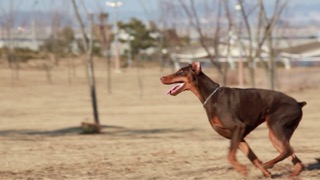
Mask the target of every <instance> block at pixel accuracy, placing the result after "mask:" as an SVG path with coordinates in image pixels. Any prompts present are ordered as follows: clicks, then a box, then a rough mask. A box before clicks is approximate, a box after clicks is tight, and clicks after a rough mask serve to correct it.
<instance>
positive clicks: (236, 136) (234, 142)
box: [228, 123, 248, 176]
mask: <svg viewBox="0 0 320 180" xmlns="http://www.w3.org/2000/svg"><path fill="white" fill-rule="evenodd" d="M244 130H245V126H244V124H240V123H239V124H237V125H235V126H234V128H233V129H232V137H231V145H230V150H229V154H228V160H229V162H230V163H231V165H232V166H233V167H234V168H235V169H236V171H238V172H239V173H240V174H242V175H245V176H246V175H248V170H247V167H246V166H245V165H242V164H240V163H239V162H238V161H237V158H236V152H237V149H238V147H239V144H240V141H241V140H242V138H243V133H244Z"/></svg>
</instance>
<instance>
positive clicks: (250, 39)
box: [1, 0, 288, 89]
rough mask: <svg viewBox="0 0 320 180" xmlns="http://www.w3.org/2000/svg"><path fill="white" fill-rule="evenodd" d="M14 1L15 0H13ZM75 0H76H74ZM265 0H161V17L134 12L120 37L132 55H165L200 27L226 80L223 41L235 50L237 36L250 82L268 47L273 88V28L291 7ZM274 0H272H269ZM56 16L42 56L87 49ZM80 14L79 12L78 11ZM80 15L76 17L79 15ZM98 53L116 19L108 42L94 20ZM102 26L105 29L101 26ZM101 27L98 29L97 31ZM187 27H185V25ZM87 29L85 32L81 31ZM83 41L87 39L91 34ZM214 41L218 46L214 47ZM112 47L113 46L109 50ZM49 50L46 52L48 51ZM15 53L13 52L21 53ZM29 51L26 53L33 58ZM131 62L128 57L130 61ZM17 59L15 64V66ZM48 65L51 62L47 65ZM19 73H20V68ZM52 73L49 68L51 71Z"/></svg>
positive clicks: (8, 26)
mask: <svg viewBox="0 0 320 180" xmlns="http://www.w3.org/2000/svg"><path fill="white" fill-rule="evenodd" d="M13 2H14V1H13ZM72 2H74V1H72ZM265 2H266V1H263V0H258V1H254V2H252V1H248V0H234V1H231V0H217V1H203V3H202V4H201V5H203V7H199V6H200V5H199V4H197V3H196V1H194V0H187V1H184V0H178V1H175V2H173V1H170V0H160V1H159V8H160V10H159V13H160V14H159V19H157V20H152V21H150V22H148V23H144V22H143V21H141V20H139V19H136V18H133V19H131V20H130V21H128V22H121V21H119V22H118V23H117V26H118V29H119V32H120V33H123V34H126V36H125V37H120V42H122V43H126V44H128V47H129V49H128V50H127V51H126V52H125V54H124V55H125V56H128V57H127V58H128V59H130V60H131V59H133V60H134V59H137V57H140V56H139V54H140V53H141V51H142V50H145V49H148V48H154V49H155V50H156V51H155V54H154V55H157V57H161V55H163V54H161V52H163V50H165V49H170V50H171V52H172V53H175V51H176V50H177V49H181V48H182V47H187V46H189V45H190V43H192V42H194V34H193V33H194V32H196V33H197V39H198V42H199V44H200V45H201V46H202V47H203V49H204V50H205V51H206V52H207V54H208V59H210V62H211V63H212V64H213V66H214V67H215V68H216V69H217V71H218V72H219V74H220V75H221V77H222V82H223V84H225V83H226V81H227V79H226V77H227V73H228V68H229V67H228V66H223V65H222V64H221V61H219V58H220V55H221V52H219V50H220V48H219V47H220V46H221V45H225V44H227V49H228V50H227V52H228V53H231V48H233V47H232V43H230V42H231V41H232V38H234V37H233V36H235V37H236V41H237V42H236V43H238V44H239V46H240V47H242V52H243V57H245V58H246V62H247V66H246V67H247V69H248V74H249V82H250V86H252V87H254V86H255V79H254V77H255V65H254V64H255V62H256V59H261V52H262V50H263V47H266V46H267V47H268V51H269V52H268V53H269V58H268V61H264V60H262V61H260V62H261V63H262V64H263V67H264V69H265V70H266V73H267V75H268V77H269V79H270V88H271V89H274V88H275V83H274V82H275V81H274V79H275V52H274V51H273V50H274V44H275V43H274V38H273V36H274V33H275V31H279V27H280V26H281V25H282V24H281V22H282V21H281V17H282V15H283V13H284V12H285V11H286V10H287V8H288V2H287V0H284V1H281V0H275V1H274V7H273V9H272V10H270V9H269V10H266V5H265ZM269 4H270V2H269ZM10 9H11V10H10V11H9V12H8V14H9V15H8V16H7V17H8V19H7V20H4V22H3V23H2V24H1V25H2V27H5V28H3V29H5V31H2V32H5V33H2V37H5V38H7V39H10V38H11V36H12V29H14V28H15V25H14V24H15V16H14V13H13V12H14V3H11V6H10ZM53 15H54V16H53V18H52V35H51V36H50V37H49V38H48V39H46V40H45V41H44V43H43V45H42V48H41V52H42V53H39V54H38V56H39V57H40V58H43V57H46V58H47V59H48V57H49V56H48V53H49V54H52V55H53V59H54V64H55V65H59V60H60V58H61V57H65V56H70V55H72V54H74V49H73V48H74V46H75V45H76V46H77V47H78V53H80V54H82V53H84V52H86V49H87V47H86V45H85V43H83V40H81V39H76V38H75V30H74V28H72V27H71V26H62V25H61V24H62V23H61V18H62V16H61V15H59V13H53ZM78 16H79V17H81V16H80V14H79V15H78ZM79 17H77V19H78V18H79ZM84 22H85V21H83V22H82V24H81V25H79V26H78V27H79V28H80V30H81V27H83V28H84V29H86V28H87V27H85V26H87V25H85V24H84ZM93 23H94V30H93V47H92V53H93V55H100V56H103V55H104V54H106V53H105V52H107V51H106V50H105V48H106V47H104V46H107V47H108V48H109V49H110V47H111V45H110V43H111V42H112V41H113V37H114V34H113V33H112V32H111V28H112V26H111V25H108V24H106V25H105V27H106V28H105V30H108V31H109V35H108V37H104V38H107V39H108V43H109V44H107V45H106V44H105V45H104V43H106V42H104V41H105V40H103V39H102V38H103V36H101V32H100V31H101V27H102V26H101V23H102V22H93ZM99 29H100V30H99ZM96 30H98V31H96ZM181 30H183V32H182V31H181ZM82 31H84V30H81V32H82ZM82 34H83V32H82ZM84 38H87V39H85V40H84V41H88V39H90V37H84ZM12 47H13V45H12V44H10V43H9V46H8V48H7V49H4V51H3V52H5V53H6V54H7V57H8V58H7V59H8V61H9V64H10V67H12V68H13V69H18V66H19V65H18V64H19V61H20V60H21V59H24V57H23V55H25V54H26V53H17V52H16V51H25V50H19V49H18V48H16V49H14V48H12ZM211 47H213V49H214V52H213V53H212V51H210V50H209V49H210V48H211ZM109 51H110V50H109ZM43 52H44V53H43ZM20 54H22V55H21V57H20V58H19V57H16V58H14V56H19V55H20ZM109 55H110V52H109ZM34 57H35V56H30V53H29V54H28V56H27V57H26V58H25V59H28V58H34ZM128 63H129V61H128ZM12 64H14V65H15V66H13V65H12ZM45 67H46V69H47V70H49V69H50V68H49V66H45ZM16 74H18V73H16ZM47 74H48V77H50V75H49V74H50V73H49V71H48V73H47Z"/></svg>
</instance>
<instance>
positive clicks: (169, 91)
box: [167, 83, 184, 95]
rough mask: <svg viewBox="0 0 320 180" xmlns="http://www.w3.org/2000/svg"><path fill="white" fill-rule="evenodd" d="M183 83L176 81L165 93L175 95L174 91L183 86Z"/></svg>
mask: <svg viewBox="0 0 320 180" xmlns="http://www.w3.org/2000/svg"><path fill="white" fill-rule="evenodd" d="M183 85H184V83H176V84H175V86H173V87H172V88H171V89H169V90H168V91H167V94H168V95H169V94H170V95H175V94H176V92H177V91H178V90H179V89H181V88H182V87H183Z"/></svg>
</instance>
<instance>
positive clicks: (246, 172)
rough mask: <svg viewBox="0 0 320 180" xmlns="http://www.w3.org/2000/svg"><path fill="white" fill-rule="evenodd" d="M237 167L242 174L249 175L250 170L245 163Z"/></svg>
mask: <svg viewBox="0 0 320 180" xmlns="http://www.w3.org/2000/svg"><path fill="white" fill-rule="evenodd" d="M235 169H236V171H237V172H238V173H240V174H241V175H243V176H248V173H249V171H248V168H247V166H245V165H237V166H235Z"/></svg>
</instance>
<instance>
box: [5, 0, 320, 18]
mask: <svg viewBox="0 0 320 180" xmlns="http://www.w3.org/2000/svg"><path fill="white" fill-rule="evenodd" d="M108 1H114V0H108ZM117 1H119V0H117ZM121 1H122V4H123V5H122V6H121V7H120V8H118V17H119V19H129V17H130V16H138V18H139V19H142V20H144V21H147V20H156V19H157V18H158V17H157V16H158V14H157V13H156V12H157V9H158V8H157V7H158V6H159V3H160V2H163V1H162V0H121ZM167 1H169V0H167ZM204 1H208V2H210V0H195V2H196V3H201V2H204ZM211 1H215V0H211ZM231 1H235V0H231ZM252 1H255V0H252ZM274 1H275V0H265V1H264V2H265V3H266V4H272V3H273V2H274ZM70 2H71V0H0V14H1V13H6V12H8V11H9V9H10V4H11V5H12V7H13V9H15V10H18V11H32V10H36V11H42V12H50V11H57V10H58V11H62V12H66V13H69V14H71V15H72V14H73V9H72V6H71V3H70ZM76 2H77V3H78V6H79V8H80V11H81V12H82V13H83V14H84V12H95V13H99V12H101V11H103V12H109V13H110V19H111V21H112V19H113V18H114V17H113V15H114V9H112V8H110V7H107V6H106V5H105V3H106V2H107V0H76ZM169 2H177V3H178V0H171V1H169ZM248 2H250V1H248ZM289 3H290V6H291V8H290V14H292V17H294V18H297V19H299V18H300V19H303V18H305V19H308V18H310V17H312V18H315V19H318V20H319V22H320V0H304V1H303V0H289ZM84 7H85V8H84ZM270 7H272V5H270Z"/></svg>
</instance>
